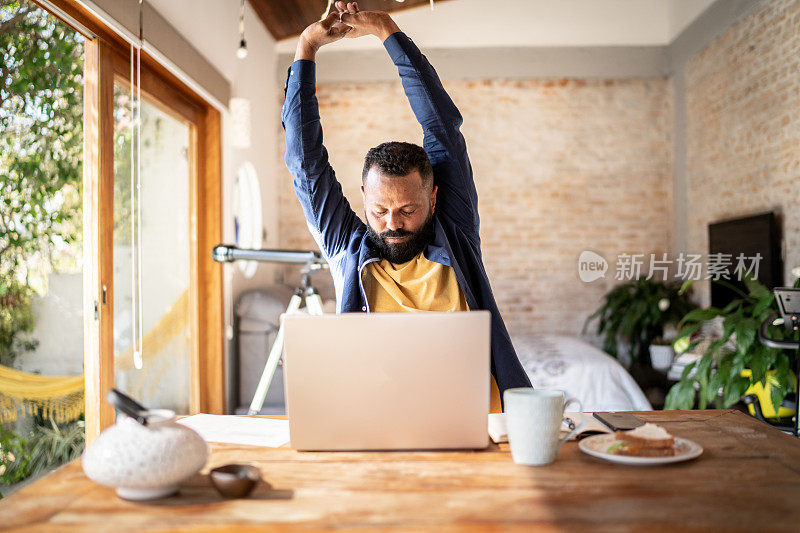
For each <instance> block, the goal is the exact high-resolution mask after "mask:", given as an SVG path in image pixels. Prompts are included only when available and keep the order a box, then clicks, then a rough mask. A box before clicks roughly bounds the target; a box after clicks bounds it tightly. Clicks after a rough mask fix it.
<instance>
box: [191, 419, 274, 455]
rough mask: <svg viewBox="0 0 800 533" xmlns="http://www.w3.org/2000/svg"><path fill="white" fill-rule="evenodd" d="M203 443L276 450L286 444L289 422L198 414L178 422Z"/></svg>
mask: <svg viewBox="0 0 800 533" xmlns="http://www.w3.org/2000/svg"><path fill="white" fill-rule="evenodd" d="M178 423H179V424H183V425H184V426H187V427H190V428H192V429H193V430H195V431H197V432H198V433H199V434H200V436H201V437H203V439H205V440H206V441H207V442H222V443H228V444H248V445H250V446H268V447H271V448H277V447H279V446H283V445H284V444H286V443H287V442H289V421H288V420H275V419H272V418H255V417H248V416H233V415H209V414H205V413H200V414H197V415H192V416H187V417H186V418H182V419H181V420H178Z"/></svg>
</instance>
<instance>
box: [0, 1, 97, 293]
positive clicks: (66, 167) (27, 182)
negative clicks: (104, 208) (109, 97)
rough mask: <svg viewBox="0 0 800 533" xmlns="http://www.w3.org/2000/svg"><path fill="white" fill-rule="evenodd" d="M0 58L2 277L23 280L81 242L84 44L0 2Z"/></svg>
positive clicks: (45, 19) (27, 10) (30, 9)
mask: <svg viewBox="0 0 800 533" xmlns="http://www.w3.org/2000/svg"><path fill="white" fill-rule="evenodd" d="M0 55H2V59H3V60H2V61H0V275H8V276H11V275H14V277H17V278H18V279H21V280H22V279H24V278H25V275H26V274H25V273H26V271H27V269H28V266H29V263H30V262H37V261H38V262H40V263H45V264H47V263H48V262H49V261H50V257H49V256H50V253H51V251H52V246H51V245H53V244H55V245H70V244H71V243H74V242H76V241H77V239H79V238H80V235H81V232H80V224H81V196H80V184H81V154H82V142H83V140H82V137H83V132H82V124H83V120H82V117H83V37H82V36H81V35H80V34H79V33H77V32H75V31H73V30H71V29H70V28H69V27H68V26H66V25H65V24H63V23H61V22H60V21H58V19H56V18H55V17H53V16H51V15H50V14H48V13H47V12H46V11H44V10H43V9H41V8H39V7H38V6H37V5H36V4H34V3H33V2H30V1H26V0H3V1H2V2H0Z"/></svg>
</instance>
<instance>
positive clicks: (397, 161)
mask: <svg viewBox="0 0 800 533" xmlns="http://www.w3.org/2000/svg"><path fill="white" fill-rule="evenodd" d="M372 167H378V172H380V173H381V174H383V175H385V176H398V177H400V176H406V175H408V174H409V173H411V172H412V171H414V170H417V171H418V172H419V174H420V176H422V185H423V187H425V188H427V189H431V190H432V189H433V167H432V166H431V162H430V160H429V159H428V154H427V153H425V150H424V149H423V148H422V147H421V146H417V145H416V144H412V143H407V142H402V141H390V142H385V143H382V144H379V145H378V146H376V147H375V148H370V150H369V152H367V156H366V157H365V158H364V170H363V171H362V172H361V183H364V182H365V181H366V179H367V174H369V171H370V169H371V168H372Z"/></svg>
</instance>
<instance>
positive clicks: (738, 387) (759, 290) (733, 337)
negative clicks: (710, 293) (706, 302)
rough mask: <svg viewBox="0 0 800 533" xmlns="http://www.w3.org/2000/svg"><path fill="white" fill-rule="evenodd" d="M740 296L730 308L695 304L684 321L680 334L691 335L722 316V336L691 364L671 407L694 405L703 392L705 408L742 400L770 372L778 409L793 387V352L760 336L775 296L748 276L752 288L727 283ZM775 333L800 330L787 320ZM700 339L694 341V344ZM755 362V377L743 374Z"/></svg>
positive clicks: (675, 390)
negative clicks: (789, 325)
mask: <svg viewBox="0 0 800 533" xmlns="http://www.w3.org/2000/svg"><path fill="white" fill-rule="evenodd" d="M721 283H724V284H725V285H726V286H728V287H730V288H731V289H732V290H735V291H736V292H737V293H738V294H739V295H740V298H737V299H736V300H734V301H732V302H731V303H729V304H728V305H726V306H725V307H724V308H722V309H719V308H715V307H709V308H708V309H695V310H694V311H691V312H690V313H688V314H687V315H686V316H685V317H684V318H683V319H682V320H681V322H680V327H681V329H680V332H679V334H678V339H683V338H686V337H689V338H690V337H691V336H692V335H694V334H695V333H696V332H697V331H698V330H700V328H701V326H702V325H703V322H705V321H708V320H712V319H715V318H717V317H720V318H721V319H722V336H721V337H720V338H718V339H715V340H714V341H713V342H711V343H710V344H709V345H708V348H707V349H706V350H705V352H704V353H703V356H702V357H701V358H700V359H699V360H697V361H695V362H694V363H691V364H689V365H687V367H686V368H685V369H684V371H683V374H682V375H681V379H680V381H679V382H678V383H676V384H675V385H673V386H672V388H671V389H670V391H669V393H668V394H667V399H666V404H665V407H664V408H665V409H692V408H694V405H695V399H696V397H697V402H698V406H699V408H700V409H705V408H706V407H708V405H709V404H713V405H714V406H716V407H723V408H724V407H730V406H731V405H733V404H734V403H736V402H738V401H739V399H740V398H741V397H742V395H743V394H744V393H745V391H746V390H747V389H748V388H749V387H750V385H752V384H755V383H761V384H762V385H766V383H767V380H768V372H769V371H770V370H774V371H775V372H774V374H772V375H771V376H770V377H769V382H770V384H771V400H772V404H773V405H774V406H775V409H776V411H777V408H778V406H780V404H781V402H783V398H784V397H785V396H786V394H787V393H788V392H790V391H791V390H792V389H793V387H794V384H793V381H792V375H791V370H790V369H791V367H792V360H791V356H790V354H789V353H788V352H787V351H785V350H776V349H774V348H768V347H766V346H764V345H763V344H761V343H760V342H759V341H758V328H759V326H760V325H761V323H762V322H763V321H764V320H766V319H767V318H768V317H769V315H770V314H772V313H776V312H777V311H778V307H777V304H776V302H775V296H774V295H773V294H772V292H771V291H770V290H769V289H767V288H766V287H765V286H764V285H762V284H761V283H759V282H758V281H747V282H746V286H747V292H743V291H741V290H740V289H738V288H737V287H735V286H733V285H731V284H728V283H725V282H721ZM769 335H770V336H771V337H772V338H774V339H779V340H785V339H792V338H796V337H797V335H796V334H793V333H792V332H789V331H787V330H785V329H784V328H783V327H782V326H781V327H776V326H771V327H770V331H769ZM696 345H697V343H696V342H693V343H691V344H690V345H689V348H688V350H691V349H692V348H694V347H695V346H696ZM746 368H749V369H750V370H751V371H752V374H751V377H743V376H742V370H744V369H746Z"/></svg>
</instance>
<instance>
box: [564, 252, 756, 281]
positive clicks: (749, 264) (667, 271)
mask: <svg viewBox="0 0 800 533" xmlns="http://www.w3.org/2000/svg"><path fill="white" fill-rule="evenodd" d="M648 259H649V261H648ZM761 259H763V258H762V257H761V254H759V253H756V254H755V255H753V256H746V255H744V254H737V255H734V254H727V253H711V254H708V257H707V258H706V259H705V261H704V260H703V257H702V255H701V254H690V253H680V254H679V255H678V257H677V258H675V259H670V258H669V257H668V256H667V254H665V253H664V254H660V256H657V255H656V254H649V257H648V255H646V254H627V253H623V254H620V255H618V256H617V262H616V263H615V264H614V270H613V278H614V279H615V280H619V281H624V280H628V281H632V280H635V279H640V278H642V277H644V278H646V279H653V278H657V277H660V278H661V279H667V278H669V277H670V275H671V274H672V275H674V277H675V278H677V279H682V280H684V281H688V280H694V281H699V280H702V279H707V280H711V281H720V280H724V281H731V280H737V281H743V280H745V279H757V278H758V270H759V266H760V263H761ZM608 270H609V266H608V262H607V261H606V260H605V259H604V258H603V257H602V256H601V255H598V254H596V253H595V252H591V251H589V250H585V251H583V252H581V255H580V256H579V257H578V276H579V277H580V278H581V281H583V282H584V283H590V282H592V281H595V280H598V279H600V278H605V277H606V272H607V271H608Z"/></svg>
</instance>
